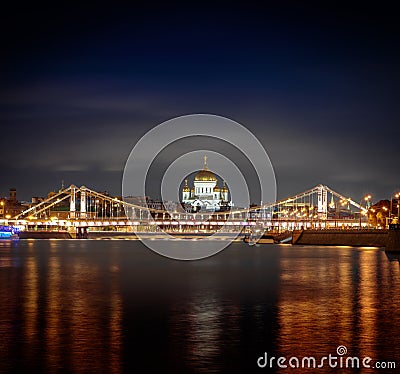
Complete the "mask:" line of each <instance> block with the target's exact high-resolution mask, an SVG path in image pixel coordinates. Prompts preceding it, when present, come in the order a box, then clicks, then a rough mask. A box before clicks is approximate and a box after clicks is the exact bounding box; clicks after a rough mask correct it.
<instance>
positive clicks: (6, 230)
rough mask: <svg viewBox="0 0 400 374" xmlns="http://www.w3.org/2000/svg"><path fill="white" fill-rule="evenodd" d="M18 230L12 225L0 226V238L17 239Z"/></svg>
mask: <svg viewBox="0 0 400 374" xmlns="http://www.w3.org/2000/svg"><path fill="white" fill-rule="evenodd" d="M18 232H19V230H18V229H17V228H16V227H13V226H0V239H18V238H19V237H18Z"/></svg>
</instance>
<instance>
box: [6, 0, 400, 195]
mask: <svg viewBox="0 0 400 374" xmlns="http://www.w3.org/2000/svg"><path fill="white" fill-rule="evenodd" d="M279 3H281V4H285V5H281V6H276V5H275V6H270V7H263V8H248V7H240V6H232V5H231V4H229V3H226V5H225V6H224V7H221V8H218V9H216V8H214V7H213V6H200V3H199V5H198V7H191V8H182V7H173V6H168V7H166V6H164V7H158V6H155V5H154V6H147V7H145V6H143V7H135V8H129V9H128V8H117V7H114V8H105V7H101V6H82V5H81V6H80V7H78V8H76V7H74V6H72V5H71V4H70V3H69V4H68V5H65V6H61V7H60V5H58V4H57V8H56V7H54V8H47V7H39V6H38V5H36V4H35V5H30V6H22V5H21V4H20V3H18V5H16V6H15V7H10V8H7V9H5V8H3V9H2V12H1V13H0V24H1V26H0V27H1V28H0V38H1V56H2V57H1V61H0V82H1V83H0V126H1V130H2V134H1V147H0V167H1V177H0V195H7V194H8V189H9V188H10V187H15V188H17V190H18V198H19V199H26V200H28V199H30V197H31V196H43V195H46V194H47V192H49V191H50V190H54V189H59V188H60V186H61V181H62V180H64V181H65V185H69V184H71V183H74V184H77V185H86V186H88V187H91V188H93V189H96V190H99V191H104V190H107V191H109V192H110V193H111V194H115V195H119V194H120V193H121V178H122V171H123V168H124V164H125V161H126V159H127V157H128V155H129V153H130V151H131V148H132V147H133V146H134V144H135V142H136V141H137V140H138V139H139V138H140V137H141V136H143V135H144V134H145V133H146V132H147V131H148V130H150V129H151V128H152V127H154V126H155V125H157V124H159V123H161V122H163V121H166V120H168V119H171V118H173V117H176V116H180V115H184V114H192V113H210V114H217V115H221V116H226V117H228V118H231V119H233V120H235V121H237V122H239V123H241V124H243V125H244V126H246V127H247V128H248V129H249V130H250V131H252V132H253V133H254V134H255V135H256V136H257V137H258V138H259V139H260V141H261V142H262V143H263V145H264V147H265V148H266V150H267V152H268V153H269V156H270V158H271V161H272V163H273V165H274V168H275V173H276V178H277V187H278V196H279V197H285V196H288V195H290V194H293V193H296V192H301V191H303V190H306V189H308V188H310V187H313V186H314V185H316V184H318V183H323V184H327V185H328V186H330V187H331V188H333V189H334V190H336V191H338V192H340V193H343V194H344V195H346V196H351V197H353V198H354V199H357V198H359V197H361V196H362V195H363V194H365V193H371V194H372V195H373V197H374V200H377V199H380V198H390V195H391V194H392V193H393V192H396V191H397V190H399V188H400V178H399V156H400V151H399V141H400V130H399V128H400V127H399V119H400V91H399V84H400V74H399V72H400V48H399V46H400V43H399V42H400V28H399V22H398V13H397V12H396V11H395V9H391V8H390V7H389V6H387V7H385V8H384V7H383V6H380V5H378V4H379V3H376V2H375V6H379V8H375V7H368V6H367V5H366V4H363V5H362V6H360V7H357V8H356V7H354V8H353V9H351V8H348V7H343V8H339V6H337V5H331V6H328V5H316V4H317V3H315V4H314V3H308V4H309V5H307V6H304V5H300V4H298V5H293V4H291V3H285V2H279ZM321 3H322V2H321ZM331 3H333V2H331ZM110 4H111V3H110ZM200 166H201V160H200V162H199V167H200ZM210 167H212V166H211V165H210Z"/></svg>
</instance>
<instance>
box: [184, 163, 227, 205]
mask: <svg viewBox="0 0 400 374" xmlns="http://www.w3.org/2000/svg"><path fill="white" fill-rule="evenodd" d="M193 184H194V186H193V187H192V188H190V187H189V186H188V181H187V179H186V180H185V185H184V187H183V190H182V203H183V204H184V205H185V207H186V211H190V212H198V211H200V210H203V211H204V210H206V211H225V210H229V209H230V208H231V206H232V202H231V201H229V191H228V187H226V184H225V181H224V182H223V186H222V188H219V187H218V180H217V177H216V176H215V174H214V173H213V172H212V171H211V170H210V169H209V168H208V166H207V156H204V165H203V169H202V170H200V171H199V172H198V173H197V174H196V176H195V178H194V183H193Z"/></svg>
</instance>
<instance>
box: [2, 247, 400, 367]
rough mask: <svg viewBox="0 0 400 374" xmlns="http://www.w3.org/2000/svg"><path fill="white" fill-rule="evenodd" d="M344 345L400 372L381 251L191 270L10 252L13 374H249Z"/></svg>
mask: <svg viewBox="0 0 400 374" xmlns="http://www.w3.org/2000/svg"><path fill="white" fill-rule="evenodd" d="M339 345H344V346H346V347H347V350H348V355H352V356H359V357H361V358H362V357H363V356H369V357H371V358H372V359H373V361H372V363H373V362H375V361H377V360H379V361H385V360H386V361H396V363H397V367H398V368H399V369H397V370H386V371H382V372H400V268H399V263H398V262H397V261H389V259H388V257H387V255H386V254H385V252H384V251H382V250H378V249H361V248H360V249H355V248H353V249H352V248H339V247H291V246H274V245H264V246H260V247H249V246H247V245H245V244H242V243H233V244H232V245H231V246H230V247H228V248H227V249H225V250H224V251H223V252H221V253H219V254H218V255H216V256H214V257H211V258H208V259H206V260H201V261H194V262H183V261H175V260H169V259H166V258H163V257H161V256H159V255H156V254H154V253H153V252H151V251H150V250H148V249H147V248H145V247H144V246H143V245H142V244H141V243H140V242H138V241H104V240H103V241H100V240H95V241H87V240H80V241H79V240H65V241H63V240H50V241H46V240H34V241H22V240H21V241H19V242H11V241H1V242H0V372H83V373H87V372H96V373H101V372H115V373H118V372H129V373H145V372H173V373H184V372H243V373H244V372H253V371H257V370H260V371H268V370H267V368H265V369H263V370H261V369H258V367H257V359H258V358H259V357H260V356H261V355H263V354H264V352H267V353H268V356H286V357H287V358H290V357H291V356H297V357H300V358H301V357H304V356H315V357H317V358H320V357H322V356H324V355H328V354H329V353H331V354H336V348H337V347H338V346H339ZM275 368H276V366H275ZM281 371H282V372H291V370H289V369H281ZM304 371H305V370H304V369H297V370H295V372H298V373H300V372H304ZM330 371H331V372H334V370H333V369H329V367H327V366H326V367H324V368H322V369H317V372H321V373H322V372H330ZM360 371H361V370H360ZM360 371H358V370H355V369H348V371H347V372H360ZM341 372H346V371H345V370H342V371H341ZM362 372H370V370H369V369H366V370H362ZM375 372H377V371H375Z"/></svg>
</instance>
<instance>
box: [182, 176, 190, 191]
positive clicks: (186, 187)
mask: <svg viewBox="0 0 400 374" xmlns="http://www.w3.org/2000/svg"><path fill="white" fill-rule="evenodd" d="M183 192H190V188H189V186H188V181H187V179H186V180H185V185H184V186H183Z"/></svg>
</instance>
